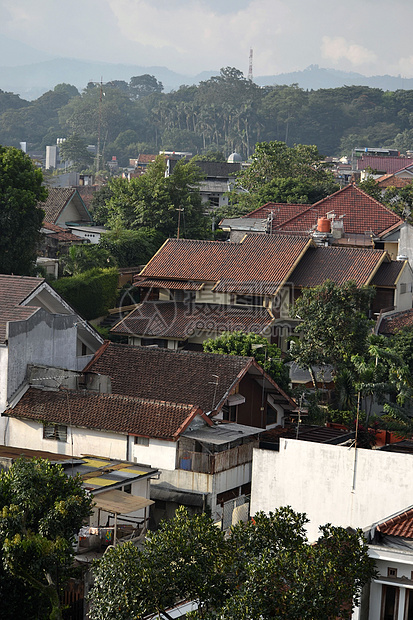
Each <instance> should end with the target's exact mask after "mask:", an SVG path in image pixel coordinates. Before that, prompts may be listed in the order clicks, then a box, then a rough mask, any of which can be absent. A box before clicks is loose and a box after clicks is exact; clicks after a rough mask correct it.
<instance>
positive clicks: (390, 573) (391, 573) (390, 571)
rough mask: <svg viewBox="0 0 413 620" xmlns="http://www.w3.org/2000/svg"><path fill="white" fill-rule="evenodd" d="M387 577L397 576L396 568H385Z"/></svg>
mask: <svg viewBox="0 0 413 620" xmlns="http://www.w3.org/2000/svg"><path fill="white" fill-rule="evenodd" d="M387 577H397V568H390V566H389V567H388V568H387Z"/></svg>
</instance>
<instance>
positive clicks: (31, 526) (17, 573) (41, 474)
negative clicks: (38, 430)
mask: <svg viewBox="0 0 413 620" xmlns="http://www.w3.org/2000/svg"><path fill="white" fill-rule="evenodd" d="M91 506H92V500H91V499H90V497H89V496H88V495H87V494H86V491H85V490H84V489H83V488H82V481H81V480H80V478H72V477H70V476H66V474H65V473H64V471H63V469H62V467H60V466H59V465H52V464H51V463H50V462H49V461H44V460H42V459H33V460H32V461H26V460H23V459H19V460H18V461H16V462H15V463H14V464H13V465H12V466H11V468H10V469H9V470H8V471H2V472H1V473H0V548H1V553H2V559H3V566H4V578H7V576H8V575H11V576H12V582H13V578H18V579H22V580H24V581H25V582H26V583H27V584H29V586H30V588H29V592H30V593H31V595H32V594H33V589H34V590H37V591H39V593H40V598H41V599H42V597H47V598H48V599H49V605H50V607H51V612H50V618H61V612H60V604H59V592H60V588H61V587H62V585H63V584H64V581H65V579H66V578H67V576H68V573H69V570H70V568H71V566H72V562H73V543H74V532H76V531H77V530H79V529H80V527H81V526H82V523H83V521H84V519H85V518H86V517H87V516H88V515H89V514H90V513H91ZM19 617H21V614H19Z"/></svg>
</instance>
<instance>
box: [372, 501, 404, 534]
mask: <svg viewBox="0 0 413 620" xmlns="http://www.w3.org/2000/svg"><path fill="white" fill-rule="evenodd" d="M376 530H377V531H378V532H381V533H382V534H387V535H389V536H401V537H402V538H413V508H410V509H409V510H406V511H405V512H403V513H402V514H399V515H397V516H396V517H393V518H391V519H388V520H387V521H384V522H383V523H380V524H379V525H378V526H377V527H376Z"/></svg>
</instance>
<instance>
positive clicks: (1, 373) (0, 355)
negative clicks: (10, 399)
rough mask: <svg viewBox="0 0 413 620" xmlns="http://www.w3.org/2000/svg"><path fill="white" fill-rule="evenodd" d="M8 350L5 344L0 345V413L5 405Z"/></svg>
mask: <svg viewBox="0 0 413 620" xmlns="http://www.w3.org/2000/svg"><path fill="white" fill-rule="evenodd" d="M8 357H9V350H8V348H7V347H6V346H2V345H0V413H1V412H2V411H4V410H5V408H6V406H7V367H8V365H9V361H8Z"/></svg>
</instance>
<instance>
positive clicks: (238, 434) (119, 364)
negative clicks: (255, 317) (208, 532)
mask: <svg viewBox="0 0 413 620" xmlns="http://www.w3.org/2000/svg"><path fill="white" fill-rule="evenodd" d="M55 377H56V378H57V380H55ZM35 386H36V387H35ZM59 388H60V389H59ZM295 406H296V405H295V403H294V402H293V401H292V400H291V399H290V398H289V397H288V396H287V395H286V394H285V393H284V392H283V391H282V390H281V389H280V388H279V387H278V386H277V384H276V383H274V381H273V380H272V379H271V378H270V377H269V376H268V375H266V374H265V373H264V372H263V370H262V369H261V368H260V367H259V366H258V365H257V364H256V362H255V361H254V359H253V358H246V357H239V356H226V355H215V354H207V353H196V352H173V351H167V350H157V349H148V348H139V347H132V346H128V345H115V344H112V343H108V342H106V343H105V344H104V345H103V346H102V347H101V348H100V349H99V351H98V352H97V353H96V355H95V356H94V358H93V359H92V360H91V362H90V363H89V364H88V365H87V366H86V367H85V369H84V370H83V372H82V373H79V372H77V373H74V372H72V373H71V372H68V371H65V372H63V371H58V369H51V368H47V367H44V366H40V365H38V366H33V367H31V368H30V369H29V372H28V375H27V383H26V385H25V388H24V390H22V391H21V394H20V398H19V399H15V401H13V402H12V403H11V404H10V406H9V408H8V409H7V412H6V414H5V415H7V425H6V428H5V432H4V434H3V436H4V443H5V445H10V446H16V447H20V448H31V449H33V448H34V447H36V448H37V449H42V450H48V451H53V452H57V453H59V454H67V455H70V454H71V453H72V452H73V453H74V454H80V455H85V454H100V455H102V456H103V457H109V456H110V457H111V458H115V459H122V460H127V461H131V462H134V463H144V464H146V465H147V466H148V467H151V468H155V469H159V470H160V472H161V478H160V480H159V482H155V484H156V486H154V487H153V489H152V490H151V494H152V499H154V500H156V502H157V504H156V505H155V512H156V516H155V518H156V519H158V518H160V517H162V516H164V515H165V514H171V511H173V509H174V507H176V506H177V505H178V504H184V505H187V506H189V507H192V509H197V510H199V509H205V508H206V507H207V506H208V507H209V509H210V510H211V513H212V515H213V518H214V519H216V520H219V519H221V518H224V520H225V522H226V520H227V519H229V520H231V515H232V511H233V508H234V506H236V505H240V504H243V503H245V502H246V501H247V499H248V497H249V492H250V481H251V460H252V448H253V446H254V445H257V442H258V436H259V434H260V432H261V430H262V428H265V427H273V426H275V425H277V424H282V423H283V420H284V417H285V416H286V415H288V414H289V412H290V411H291V410H293V409H294V408H295ZM165 502H166V503H165ZM229 522H231V521H229Z"/></svg>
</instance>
